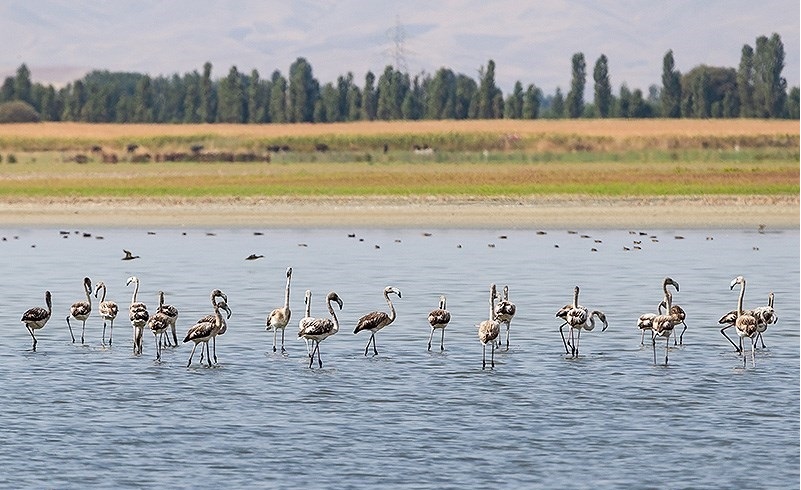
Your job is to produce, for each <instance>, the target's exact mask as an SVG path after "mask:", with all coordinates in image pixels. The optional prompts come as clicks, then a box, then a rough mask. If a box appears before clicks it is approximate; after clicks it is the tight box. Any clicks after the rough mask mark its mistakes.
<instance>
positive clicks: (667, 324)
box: [651, 286, 678, 366]
mask: <svg viewBox="0 0 801 490" xmlns="http://www.w3.org/2000/svg"><path fill="white" fill-rule="evenodd" d="M676 290H677V291H678V286H677V287H676ZM664 304H665V310H666V311H665V314H660V315H657V316H656V317H654V319H653V326H652V327H651V330H652V332H653V336H652V337H651V343H652V344H653V347H654V364H656V338H657V337H664V338H665V366H667V365H668V346H669V344H670V336H671V335H672V334H673V328H674V327H675V326H676V323H677V318H676V317H675V316H673V315H672V314H670V311H671V307H672V306H673V294H671V292H670V291H668V290H667V288H665V299H664ZM660 306H661V303H660Z"/></svg>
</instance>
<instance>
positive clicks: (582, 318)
mask: <svg viewBox="0 0 801 490" xmlns="http://www.w3.org/2000/svg"><path fill="white" fill-rule="evenodd" d="M578 297H579V287H578V286H576V287H575V288H573V305H574V306H573V307H572V308H571V309H570V310H568V312H567V314H566V315H565V323H563V324H562V325H561V326H560V327H559V333H560V334H561V335H562V342H564V344H565V351H566V353H568V354H570V353H572V355H573V357H578V355H579V340H580V339H581V331H582V330H586V331H588V332H589V331H591V330H593V329H594V328H595V318H596V317H597V318H598V319H599V320H601V322H602V323H603V325H604V326H603V328H602V329H601V331H602V332H603V331H605V330H606V328H607V327H608V326H609V324H608V323H607V321H606V315H605V314H604V312H602V311H600V310H593V311H591V312H590V311H589V310H588V309H587V308H585V307H583V306H581V305H580V304H578ZM560 311H561V310H560ZM565 325H568V326H569V327H570V340H569V341H565V336H564V334H563V333H562V328H563V327H564V326H565ZM574 331H577V333H576V336H575V338H574V336H573V333H574ZM568 345H569V346H570V350H569V351H568V349H567V346H568Z"/></svg>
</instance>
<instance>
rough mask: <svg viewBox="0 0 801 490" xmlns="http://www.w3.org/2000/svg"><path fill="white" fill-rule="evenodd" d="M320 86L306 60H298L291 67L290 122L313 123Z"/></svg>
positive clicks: (288, 107)
mask: <svg viewBox="0 0 801 490" xmlns="http://www.w3.org/2000/svg"><path fill="white" fill-rule="evenodd" d="M319 92H320V88H319V84H318V82H317V80H315V79H314V76H313V75H312V67H311V65H310V64H309V62H308V61H307V60H306V58H302V57H301V58H297V59H296V60H295V62H294V63H292V65H291V66H290V67H289V99H288V103H287V109H288V113H289V121H290V122H312V121H313V119H314V105H315V102H316V101H317V98H318V97H319Z"/></svg>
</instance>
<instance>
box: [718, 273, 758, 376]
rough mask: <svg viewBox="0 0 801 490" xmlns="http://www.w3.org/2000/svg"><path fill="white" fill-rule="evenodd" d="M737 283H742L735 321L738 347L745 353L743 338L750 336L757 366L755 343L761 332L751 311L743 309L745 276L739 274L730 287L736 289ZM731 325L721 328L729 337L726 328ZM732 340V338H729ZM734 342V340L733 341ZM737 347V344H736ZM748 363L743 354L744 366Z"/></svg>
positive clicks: (752, 356) (752, 359)
mask: <svg viewBox="0 0 801 490" xmlns="http://www.w3.org/2000/svg"><path fill="white" fill-rule="evenodd" d="M737 284H739V285H740V296H739V297H738V298H737V320H735V322H734V328H735V330H736V331H737V336H738V337H740V346H739V348H738V349H737V350H738V352H740V353H741V354H743V338H745V337H748V338H750V339H751V364H752V365H753V366H754V367H756V356H755V354H754V350H755V344H756V335H757V333H758V332H759V330H758V327H757V319H756V317H754V315H753V314H752V313H751V312H745V311H744V310H743V297H744V296H745V278H744V277H743V276H737V277H735V278H734V279H733V280H732V281H731V285H730V289H734V286H736V285H737ZM729 327H731V325H729ZM729 327H724V328H722V329H721V330H720V333H722V334H723V335H724V336H725V337H726V338H727V339H729V336H728V335H726V333H725V332H724V330H726V329H727V328H729ZM729 342H731V339H729ZM732 344H734V342H732ZM735 347H736V346H735ZM745 364H746V357H745V355H743V367H745Z"/></svg>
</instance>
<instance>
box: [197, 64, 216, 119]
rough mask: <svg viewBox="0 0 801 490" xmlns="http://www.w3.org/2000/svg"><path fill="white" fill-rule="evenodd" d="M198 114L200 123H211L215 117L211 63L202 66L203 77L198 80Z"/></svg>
mask: <svg viewBox="0 0 801 490" xmlns="http://www.w3.org/2000/svg"><path fill="white" fill-rule="evenodd" d="M198 112H199V114H200V120H201V122H205V123H211V122H214V119H215V118H216V116H217V113H216V100H215V93H214V85H213V83H212V81H211V63H210V62H208V61H207V62H206V63H204V64H203V77H202V78H201V79H200V110H199V111H198Z"/></svg>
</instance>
